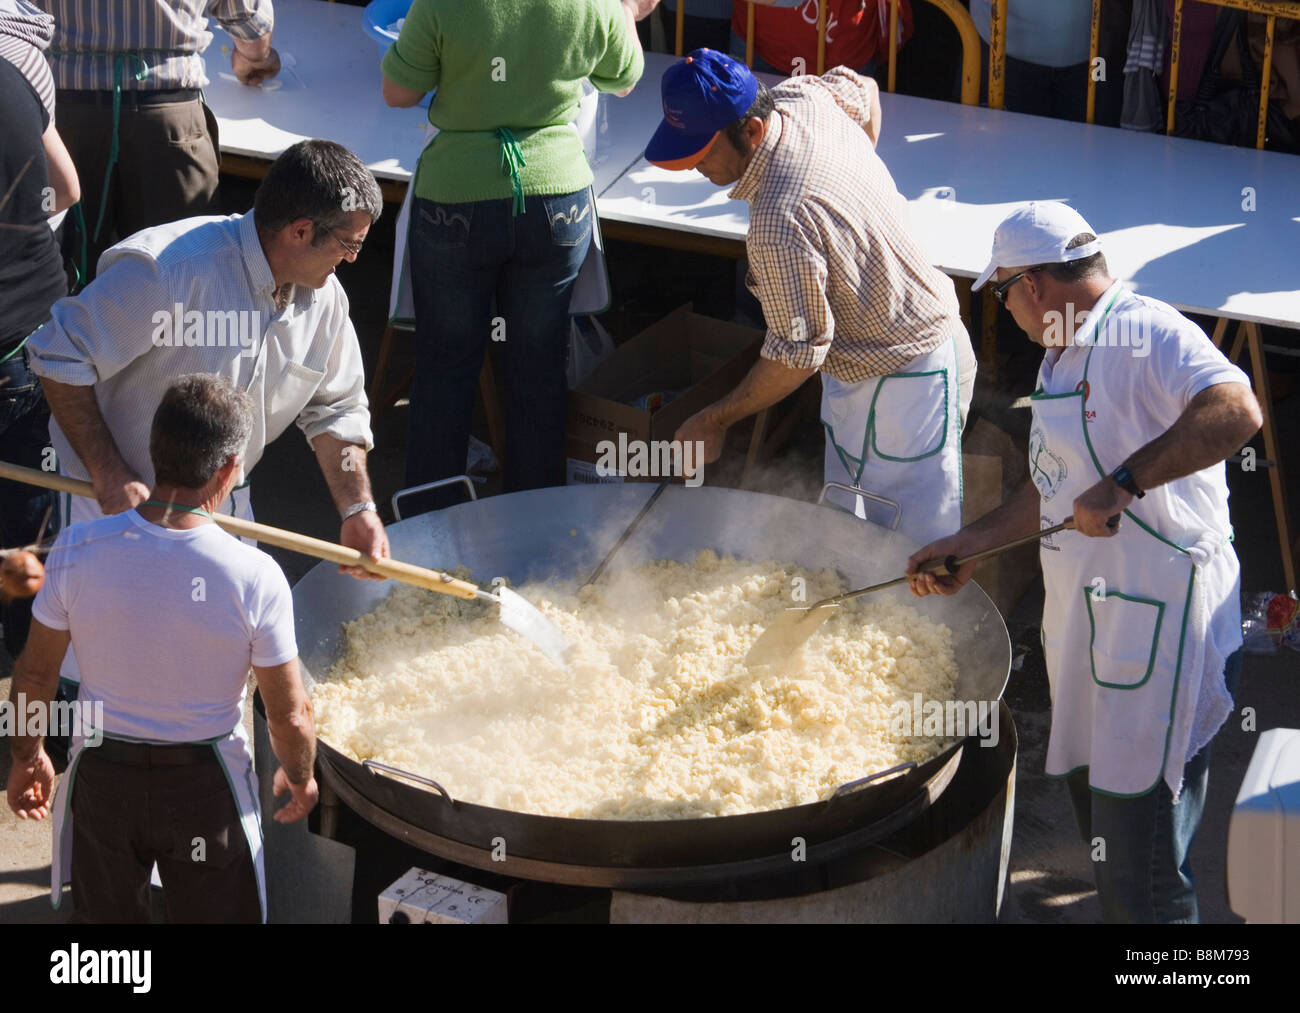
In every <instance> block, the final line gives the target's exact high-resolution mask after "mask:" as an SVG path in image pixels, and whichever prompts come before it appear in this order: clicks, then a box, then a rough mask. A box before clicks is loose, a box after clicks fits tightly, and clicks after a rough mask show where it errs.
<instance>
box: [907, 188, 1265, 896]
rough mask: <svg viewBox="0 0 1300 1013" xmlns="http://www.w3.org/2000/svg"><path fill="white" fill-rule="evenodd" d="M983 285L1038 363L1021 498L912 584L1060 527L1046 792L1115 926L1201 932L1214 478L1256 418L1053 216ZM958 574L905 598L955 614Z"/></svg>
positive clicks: (1052, 583)
mask: <svg viewBox="0 0 1300 1013" xmlns="http://www.w3.org/2000/svg"><path fill="white" fill-rule="evenodd" d="M990 280H994V281H996V287H995V288H994V290H993V291H994V295H995V296H996V297H997V298H998V300H999V301H1000V302H1002V303H1003V304H1004V305H1005V306H1006V308H1007V309H1008V310H1009V311H1010V312H1011V314H1012V316H1013V317H1015V320H1016V323H1017V324H1019V325H1020V327H1021V328H1022V329H1023V330H1024V331H1025V333H1026V334H1027V335H1028V336H1029V339H1030V340H1031V341H1033V342H1034V343H1035V344H1039V345H1042V346H1043V347H1044V348H1045V349H1046V354H1045V355H1044V356H1043V364H1042V366H1041V368H1040V370H1039V374H1038V384H1037V389H1036V390H1035V392H1034V395H1033V397H1032V399H1031V400H1032V404H1033V425H1032V428H1031V431H1030V437H1029V466H1030V476H1031V479H1032V481H1031V482H1027V483H1026V484H1025V486H1024V488H1022V489H1021V490H1020V491H1019V492H1017V493H1016V494H1014V495H1013V496H1012V497H1011V498H1010V499H1008V500H1007V501H1006V502H1005V503H1003V504H1002V506H1000V507H999V508H998V509H996V510H994V511H993V512H992V513H989V514H987V515H986V516H984V517H983V518H981V519H980V520H978V521H976V522H974V523H973V524H970V525H968V526H967V527H965V528H963V529H961V530H960V531H959V532H957V534H955V535H952V536H950V537H948V538H943V539H940V540H939V541H936V542H933V543H932V544H930V545H927V546H926V547H925V548H923V549H920V550H919V551H918V552H916V553H915V554H914V555H913V556H912V558H911V559H910V560H909V561H908V571H909V573H913V574H915V573H916V569H917V567H918V566H919V565H920V564H921V563H922V562H924V561H925V560H927V559H932V558H936V557H939V558H942V557H945V556H947V555H948V554H949V553H954V554H956V555H959V556H961V555H967V554H969V553H972V552H978V551H979V550H981V549H985V548H989V547H990V546H993V545H995V544H997V543H999V542H1003V541H1006V540H1008V539H1011V538H1015V537H1017V536H1019V535H1025V534H1030V533H1032V532H1034V531H1037V530H1040V529H1042V528H1048V527H1051V526H1053V525H1056V524H1059V523H1061V522H1063V521H1065V520H1066V519H1067V518H1069V517H1071V516H1073V518H1074V528H1075V530H1074V531H1065V532H1062V533H1060V534H1055V535H1051V536H1049V537H1047V538H1044V539H1043V540H1042V542H1041V553H1040V555H1041V559H1042V565H1043V585H1044V591H1045V601H1044V606H1043V649H1044V653H1045V655H1046V659H1047V674H1048V680H1049V683H1050V685H1051V691H1052V731H1051V739H1050V742H1049V744H1048V751H1047V773H1048V774H1049V775H1054V776H1061V777H1066V778H1067V781H1068V785H1069V789H1070V795H1071V800H1072V802H1073V803H1074V808H1075V815H1076V817H1077V819H1078V822H1079V827H1080V830H1081V831H1082V833H1083V836H1084V840H1085V841H1086V842H1087V844H1088V847H1089V850H1090V853H1091V855H1092V858H1093V863H1094V868H1095V873H1096V879H1097V891H1098V895H1099V898H1100V900H1101V906H1102V912H1103V914H1104V916H1105V917H1106V919H1107V920H1108V921H1124V922H1175V921H1180V922H1187V921H1196V920H1197V918H1198V913H1197V906H1196V890H1195V886H1194V884H1193V882H1192V877H1191V871H1190V868H1189V865H1188V861H1187V854H1188V850H1189V848H1190V846H1191V841H1192V837H1193V835H1194V834H1195V832H1196V827H1197V825H1198V824H1199V823H1200V818H1201V812H1202V810H1203V808H1204V804H1205V791H1206V785H1207V782H1208V775H1209V746H1210V740H1211V739H1213V737H1214V735H1215V733H1216V732H1217V731H1218V729H1219V727H1220V726H1221V725H1222V724H1223V722H1224V721H1225V720H1226V719H1227V717H1228V715H1229V713H1230V712H1231V709H1232V693H1233V692H1234V691H1235V684H1236V681H1237V678H1238V676H1239V675H1240V671H1241V643H1242V638H1241V608H1240V601H1239V588H1240V569H1239V567H1238V564H1237V557H1236V554H1235V553H1234V552H1233V550H1232V546H1231V540H1232V527H1231V524H1230V522H1229V519H1228V486H1227V481H1226V478H1225V469H1224V464H1223V462H1224V460H1225V459H1226V458H1227V457H1228V456H1229V455H1231V454H1234V453H1236V452H1237V451H1238V450H1239V449H1240V448H1241V446H1242V445H1243V444H1244V443H1245V442H1246V440H1248V439H1249V438H1250V437H1251V435H1252V434H1254V432H1255V431H1256V430H1258V429H1259V427H1260V425H1261V424H1262V421H1263V420H1262V416H1261V414H1260V410H1259V405H1258V403H1257V402H1256V400H1255V397H1254V395H1253V394H1252V393H1251V390H1250V386H1249V381H1248V380H1247V378H1246V375H1245V374H1244V373H1242V372H1241V370H1239V369H1238V368H1237V367H1236V366H1233V365H1232V364H1231V363H1229V362H1228V360H1227V359H1226V358H1224V356H1223V355H1222V354H1221V353H1220V352H1219V350H1218V349H1217V348H1215V347H1214V345H1213V344H1211V342H1210V341H1209V339H1208V338H1207V337H1206V336H1205V334H1204V333H1203V332H1202V331H1201V330H1200V328H1198V327H1197V326H1196V325H1195V324H1193V323H1192V322H1191V321H1190V320H1188V319H1187V318H1186V317H1184V316H1182V314H1180V313H1178V312H1177V311H1176V310H1174V309H1173V308H1172V307H1171V306H1168V305H1166V304H1165V303H1162V302H1157V301H1156V300H1154V299H1148V298H1146V297H1144V296H1139V295H1135V294H1134V293H1132V292H1129V291H1127V290H1126V289H1125V288H1124V285H1123V283H1122V282H1119V281H1116V280H1114V279H1113V278H1111V277H1109V275H1108V269H1107V267H1106V260H1105V257H1104V256H1103V255H1102V253H1101V251H1100V246H1099V243H1098V241H1097V238H1096V236H1095V234H1094V233H1093V230H1092V228H1091V227H1090V226H1089V225H1088V223H1087V222H1086V221H1084V220H1083V218H1082V217H1081V216H1080V215H1079V214H1078V213H1077V212H1076V211H1074V210H1072V209H1071V208H1068V207H1066V206H1065V205H1063V204H1056V203H1032V204H1029V205H1026V206H1025V207H1023V208H1021V209H1019V210H1017V211H1014V212H1013V213H1012V214H1010V215H1009V216H1008V217H1007V218H1006V219H1005V220H1004V221H1003V222H1002V224H1001V225H1000V226H998V230H997V233H996V235H995V236H994V240H993V256H992V259H991V260H990V261H989V265H988V267H987V268H985V270H984V273H983V274H981V275H980V277H979V279H978V280H977V282H976V284H975V288H980V287H982V286H983V285H984V284H985V283H986V282H989V281H990ZM971 570H972V567H970V566H966V567H962V568H961V570H960V571H959V572H958V573H957V574H956V575H955V576H948V577H936V576H931V575H917V576H915V577H914V579H913V582H912V589H913V591H914V592H915V593H917V594H929V593H932V592H938V593H941V594H952V593H954V592H956V591H957V590H958V589H959V588H960V587H961V586H962V585H963V584H964V583H965V582H966V581H967V580H968V579H969V578H970V571H971Z"/></svg>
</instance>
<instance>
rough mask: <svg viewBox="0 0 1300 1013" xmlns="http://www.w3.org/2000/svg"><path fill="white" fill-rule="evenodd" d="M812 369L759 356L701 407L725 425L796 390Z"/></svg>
mask: <svg viewBox="0 0 1300 1013" xmlns="http://www.w3.org/2000/svg"><path fill="white" fill-rule="evenodd" d="M816 372H817V370H815V369H791V368H790V367H789V366H783V365H781V363H779V362H773V361H772V360H771V359H764V358H761V357H760V358H759V360H758V361H757V362H755V363H754V366H753V368H752V369H750V371H749V372H748V373H746V374H745V378H744V379H743V380H741V381H740V383H739V384H738V385H737V387H736V389H735V390H733V391H732V392H731V393H730V394H728V395H727V396H726V397H724V398H722V399H721V400H719V401H716V402H714V403H713V404H712V405H711V406H710V407H708V408H706V409H705V410H704V412H705V414H706V415H707V416H708V417H709V418H710V419H711V420H712V421H713V422H715V423H717V424H719V425H721V426H724V427H729V426H732V425H735V424H736V423H737V422H739V421H740V420H741V419H743V418H748V417H749V416H750V415H753V414H754V413H755V412H760V411H762V410H763V409H764V408H770V407H771V406H772V405H774V404H776V403H777V402H778V401H780V400H782V399H783V398H784V397H786V396H787V395H789V394H792V393H794V392H795V391H796V390H798V389H799V388H800V387H801V386H802V385H803V383H804V381H805V380H807V379H808V378H809V377H810V376H812V375H813V374H814V373H816Z"/></svg>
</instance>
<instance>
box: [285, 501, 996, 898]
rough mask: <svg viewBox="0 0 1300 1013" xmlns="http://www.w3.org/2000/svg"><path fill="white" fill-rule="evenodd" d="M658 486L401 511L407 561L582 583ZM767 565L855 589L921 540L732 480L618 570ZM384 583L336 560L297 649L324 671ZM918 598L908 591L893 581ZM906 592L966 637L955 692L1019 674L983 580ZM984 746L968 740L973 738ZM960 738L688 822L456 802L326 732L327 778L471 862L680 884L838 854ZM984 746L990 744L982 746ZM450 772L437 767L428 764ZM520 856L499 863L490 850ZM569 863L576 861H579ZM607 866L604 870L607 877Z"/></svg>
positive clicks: (950, 760) (310, 577) (634, 550)
mask: <svg viewBox="0 0 1300 1013" xmlns="http://www.w3.org/2000/svg"><path fill="white" fill-rule="evenodd" d="M653 491H654V486H652V485H647V484H623V485H598V486H570V487H564V488H555V489H543V490H537V491H533V492H525V493H515V494H512V495H506V496H497V497H493V498H490V499H486V500H481V501H478V502H476V503H467V504H463V505H461V506H457V507H451V508H449V509H446V510H442V511H438V512H435V513H430V514H424V515H422V516H419V517H414V518H411V519H409V520H405V521H401V522H398V523H396V524H394V525H392V526H391V527H390V528H389V529H388V533H389V538H390V540H391V543H392V550H393V554H394V555H395V556H398V557H399V558H402V559H408V560H410V561H411V562H413V563H416V564H422V563H424V562H426V561H429V562H432V561H434V560H438V561H439V565H441V566H445V567H454V566H458V565H465V566H467V567H469V568H470V569H471V570H472V571H473V572H474V577H475V579H476V580H478V581H480V582H486V581H490V580H491V579H492V578H493V577H496V576H508V577H509V578H510V579H511V581H512V582H514V583H516V584H519V583H523V582H526V581H530V580H540V579H545V578H548V577H565V578H569V577H577V578H583V577H585V576H586V575H587V574H588V573H589V572H590V571H591V569H592V568H593V567H594V566H596V565H597V564H598V563H599V562H600V560H601V559H603V558H604V556H605V554H606V553H607V552H608V551H609V549H610V547H611V546H612V545H613V544H614V542H615V541H616V540H617V538H618V536H619V535H620V533H621V532H622V531H623V529H624V527H625V526H626V525H627V524H628V522H629V521H630V520H631V519H632V518H633V517H635V516H636V514H637V512H638V511H639V510H640V508H641V507H642V506H643V505H644V504H645V502H646V500H647V499H648V498H649V497H650V495H651V494H652V493H653ZM706 548H708V549H713V550H714V551H716V552H718V553H720V554H728V555H735V556H740V557H744V558H749V559H753V560H762V559H778V560H782V561H787V562H793V563H798V564H800V565H801V566H804V567H807V568H819V567H831V568H834V569H837V570H839V571H840V572H841V573H843V574H844V575H845V576H846V577H847V578H848V579H849V580H850V581H851V582H852V583H853V584H854V585H857V584H868V583H872V582H874V581H877V580H880V579H883V578H884V577H887V576H890V575H893V574H894V573H895V572H896V571H897V570H898V569H899V567H900V566H901V565H902V564H903V562H904V561H905V560H906V558H907V556H908V555H909V554H910V553H911V552H912V551H913V550H914V549H915V545H914V543H912V542H911V541H910V540H908V539H907V538H905V537H904V536H902V535H900V534H898V533H897V532H892V531H887V530H885V529H883V528H879V527H876V526H874V525H871V524H867V523H866V522H864V521H861V520H858V519H856V518H854V517H852V516H851V515H849V514H847V513H844V512H842V511H840V510H837V509H833V508H828V507H819V506H814V505H812V504H808V503H800V502H796V501H793V500H789V499H784V498H781V497H777V496H767V495H762V494H758V493H749V492H742V491H738V490H730V489H712V488H685V487H681V486H674V487H672V488H670V489H669V490H668V491H667V493H666V494H665V495H664V496H663V497H662V498H661V500H660V501H659V503H658V504H656V505H655V507H654V509H653V510H652V511H651V512H650V513H649V514H648V515H647V517H646V518H645V520H644V521H643V522H642V524H641V526H640V527H639V528H638V529H637V531H636V534H635V535H634V536H633V537H632V538H631V539H630V540H629V541H628V543H627V544H626V545H624V546H623V547H622V548H621V549H620V551H619V558H618V564H617V565H618V566H620V567H621V566H625V565H630V564H634V563H637V562H641V561H648V560H654V559H672V560H677V561H681V562H689V561H691V560H693V559H694V558H695V556H696V555H697V554H698V553H699V551H700V550H701V549H706ZM389 590H390V586H389V585H386V584H376V583H364V582H361V581H357V580H354V579H352V578H349V577H344V576H341V575H339V574H338V572H337V570H336V568H335V567H333V566H330V565H328V564H321V565H319V566H317V567H315V568H314V569H313V570H312V571H311V572H309V573H308V574H307V575H306V576H305V577H303V579H302V580H300V581H299V582H298V584H297V585H296V586H295V588H294V591H293V597H294V611H295V614H296V617H297V634H298V645H299V650H300V652H301V656H302V660H303V663H304V665H305V667H306V668H307V669H308V671H309V672H315V673H318V674H320V675H323V674H324V673H325V672H326V671H327V670H328V669H329V668H330V666H331V665H332V664H333V663H334V661H335V660H336V659H337V657H338V656H339V653H340V641H341V636H342V631H341V625H342V623H344V622H347V621H349V620H352V619H355V618H356V617H357V616H360V615H362V614H364V613H365V612H367V611H369V610H371V609H373V608H374V607H375V606H376V605H378V604H379V603H380V602H381V601H382V600H383V599H384V598H385V597H386V596H387V594H388V593H389ZM882 593H888V594H899V595H907V592H906V590H905V589H901V588H900V589H897V590H895V591H889V592H882ZM906 600H907V603H908V604H910V605H912V606H913V607H914V608H917V609H919V610H920V611H921V612H923V613H925V614H926V615H928V616H930V617H931V618H932V619H934V620H936V621H939V622H943V623H946V624H947V625H948V626H949V627H950V628H951V629H952V631H953V647H954V651H955V654H956V657H957V665H958V672H959V675H958V684H957V693H956V696H957V698H958V699H961V700H988V701H996V700H999V699H1001V696H1002V691H1003V688H1004V687H1005V685H1006V680H1007V675H1008V672H1009V671H1010V660H1011V650H1010V644H1009V642H1008V639H1007V631H1006V626H1005V625H1004V623H1003V621H1002V618H1001V616H1000V615H999V614H998V612H997V609H996V608H994V606H993V603H992V602H991V601H990V600H989V599H988V597H987V596H986V595H985V594H984V593H983V591H981V590H980V589H979V588H978V587H976V586H975V585H973V584H972V585H970V586H968V587H967V588H966V589H964V590H963V591H962V592H961V593H960V594H958V595H956V596H953V597H951V598H938V597H931V598H925V599H914V598H911V596H910V595H907V598H906ZM972 741H973V740H970V739H968V740H967V742H968V743H969V742H972ZM961 748H962V744H961V743H958V744H955V745H954V746H952V747H951V748H949V749H948V750H946V751H945V752H944V753H942V754H940V755H939V756H936V757H934V758H933V759H931V760H929V761H927V762H926V763H924V764H921V765H920V766H909V767H906V768H903V769H899V770H895V771H889V772H885V771H869V770H864V771H862V775H863V777H862V779H860V780H859V781H855V782H852V783H850V784H848V785H845V786H844V787H843V788H842V789H841V790H840V791H839V792H837V793H836V794H835V795H834V796H832V797H831V798H829V799H826V800H822V801H819V802H814V803H810V804H807V805H801V806H795V807H791V808H788V809H779V810H773V811H768V812H759V813H751V814H746V815H740V816H720V817H711V818H702V819H690V820H652V821H626V820H585V819H567V818H559V817H551V816H538V815H533V814H529V813H518V812H510V811H506V810H501V809H494V808H491V807H488V806H481V805H476V804H474V803H473V802H472V801H462V800H459V799H452V798H451V796H450V795H449V794H447V793H446V792H443V791H442V790H441V789H440V788H436V786H435V790H427V789H426V788H424V787H420V786H417V785H415V784H412V783H411V782H410V781H408V780H406V779H400V778H397V777H394V776H392V775H391V774H388V773H383V772H380V771H378V770H376V769H373V768H372V767H367V766H364V765H362V764H359V763H357V762H355V761H353V760H351V759H349V758H348V757H346V756H344V755H343V754H341V753H340V752H338V751H337V750H335V749H333V748H332V747H331V746H329V744H328V743H324V742H322V743H321V744H320V749H319V753H320V759H321V765H322V774H323V776H324V778H325V780H326V782H327V783H328V784H331V785H332V786H333V787H335V789H336V790H337V791H338V793H339V794H340V796H341V797H342V798H343V800H344V801H345V802H346V803H348V804H349V805H351V806H352V807H353V808H356V809H358V811H360V812H361V814H362V815H363V816H366V817H367V818H369V819H371V821H372V822H375V823H377V824H379V825H380V826H381V828H383V829H386V830H388V831H389V832H391V833H396V834H397V835H398V836H405V837H407V838H408V839H410V840H412V842H413V843H416V844H418V845H420V846H422V847H425V848H426V849H428V850H432V851H434V852H435V853H438V854H441V855H442V856H443V857H446V858H449V859H452V860H454V861H459V862H462V863H464V864H469V865H478V866H481V867H484V868H490V869H492V870H493V871H496V872H506V873H508V874H516V875H521V876H528V877H529V878H543V879H551V880H556V881H561V882H574V883H583V884H588V885H605V886H621V887H636V886H649V885H655V884H659V883H662V882H666V881H668V878H670V877H671V875H672V872H673V870H680V869H681V868H682V867H684V866H694V867H715V868H717V869H718V870H719V875H723V874H728V873H727V872H726V870H727V869H728V868H730V869H731V871H733V872H734V871H736V870H738V869H739V868H740V867H741V866H745V867H746V868H753V869H757V868H759V867H760V866H762V865H764V864H771V863H772V862H773V861H777V862H784V863H785V864H786V865H787V866H788V863H789V861H790V853H791V849H792V846H793V844H792V842H793V840H794V838H801V839H802V840H803V841H804V843H805V845H806V847H807V848H808V850H809V853H810V854H812V853H816V854H819V855H822V856H826V857H829V856H830V855H831V853H832V852H833V851H834V850H835V842H836V841H844V840H853V839H856V840H859V841H861V839H862V837H863V835H864V834H869V833H870V832H871V831H872V828H874V829H875V830H876V831H878V833H876V838H877V839H878V837H880V836H883V835H884V832H885V831H887V830H889V829H892V827H893V825H894V824H896V823H897V822H898V821H899V819H901V818H902V817H903V816H904V815H906V814H907V813H914V811H915V810H916V807H917V806H918V805H921V806H923V805H924V804H926V803H927V801H928V797H932V796H935V795H937V792H938V791H940V790H942V787H943V785H944V784H946V783H947V780H948V779H949V778H951V776H952V774H953V772H954V771H955V769H956V766H957V761H958V760H959V759H960V756H959V754H958V751H959V750H960V749H961ZM974 748H978V747H974ZM417 773H419V774H422V775H424V776H427V777H431V778H434V779H436V778H437V772H436V771H419V772H417ZM494 848H495V849H496V850H497V851H498V852H501V851H504V854H505V855H506V856H508V863H509V864H508V865H507V866H502V865H500V864H494V863H493V862H492V861H491V859H490V858H489V856H490V854H491V852H492V851H493V849H494ZM566 870H567V871H566ZM602 870H603V871H602Z"/></svg>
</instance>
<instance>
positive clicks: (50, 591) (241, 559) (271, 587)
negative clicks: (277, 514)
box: [32, 510, 298, 742]
mask: <svg viewBox="0 0 1300 1013" xmlns="http://www.w3.org/2000/svg"><path fill="white" fill-rule="evenodd" d="M32 615H33V616H34V617H35V618H36V619H37V620H39V621H40V622H42V623H44V624H45V625H46V626H49V627H50V628H52V629H56V630H69V631H71V634H72V649H73V650H74V651H76V654H77V661H78V663H79V665H80V667H81V677H82V682H81V692H80V696H79V699H81V700H88V701H90V702H91V703H94V702H96V701H100V702H102V703H103V707H104V729H103V730H104V732H105V733H107V734H108V735H112V736H121V737H125V738H134V739H146V740H150V741H158V742H196V741H202V740H205V739H213V738H218V737H223V736H225V735H228V734H229V733H230V732H231V730H232V729H234V727H235V726H236V725H237V724H238V723H239V721H240V719H241V708H242V706H243V700H244V690H245V687H246V685H247V678H248V670H249V667H250V665H257V666H264V667H270V666H272V665H282V664H284V663H285V662H287V661H290V660H292V659H293V658H295V657H297V655H298V648H297V642H296V640H295V638H294V627H293V599H292V597H291V596H290V593H289V583H288V581H287V580H285V577H284V574H283V573H282V572H281V570H280V568H279V566H278V565H277V564H276V563H275V561H274V560H273V559H271V557H270V556H268V555H266V553H264V552H261V551H260V550H258V549H255V548H252V547H251V546H248V545H245V544H244V543H243V542H241V541H240V540H239V539H237V538H234V537H233V536H231V535H228V534H226V532H224V531H222V530H221V529H220V528H218V527H217V526H216V525H215V524H203V525H200V526H199V527H196V528H190V529H188V530H184V531H177V530H174V529H171V528H163V527H160V526H158V525H157V524H151V523H150V522H149V521H147V520H145V519H144V518H143V517H141V516H140V514H139V513H137V512H136V511H135V510H128V511H127V512H126V513H122V514H115V515H114V516H112V517H105V518H102V519H100V520H96V521H90V522H88V523H84V524H73V525H71V526H69V527H68V528H66V529H64V531H63V532H62V533H61V534H60V535H59V538H58V540H57V541H56V542H55V543H54V546H53V548H52V549H51V550H50V553H49V556H48V557H47V560H46V576H45V584H44V586H43V587H42V588H41V590H40V593H39V594H38V595H37V596H36V600H35V602H34V603H33V605H32Z"/></svg>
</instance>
